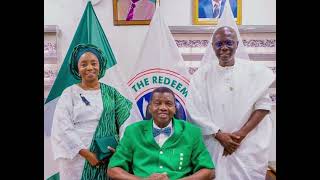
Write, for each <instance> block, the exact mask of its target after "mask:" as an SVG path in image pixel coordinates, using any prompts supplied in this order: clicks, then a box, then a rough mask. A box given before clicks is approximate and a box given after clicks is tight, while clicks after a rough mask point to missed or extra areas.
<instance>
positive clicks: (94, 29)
mask: <svg viewBox="0 0 320 180" xmlns="http://www.w3.org/2000/svg"><path fill="white" fill-rule="evenodd" d="M80 43H90V44H94V45H96V46H98V47H99V48H100V49H101V50H102V51H103V53H104V55H105V56H106V57H107V63H108V65H107V68H110V67H112V66H114V65H115V64H116V63H117V62H116V59H115V57H114V55H113V52H112V50H111V47H110V45H109V42H108V40H107V38H106V35H105V34H104V31H103V29H102V27H101V25H100V23H99V21H98V18H97V16H96V14H95V12H94V10H93V7H92V4H91V2H90V1H89V2H88V3H87V6H86V9H85V11H84V13H83V15H82V18H81V20H80V23H79V25H78V27H77V30H76V33H75V34H74V37H73V39H72V42H71V44H70V46H69V49H68V51H67V54H66V56H65V58H64V60H63V64H62V65H61V68H60V70H59V73H58V76H57V78H56V80H55V82H54V84H53V87H52V89H51V91H50V93H49V95H48V98H47V99H46V101H45V105H44V134H45V136H44V146H45V147H44V172H45V173H44V176H45V179H46V178H48V177H50V178H49V179H59V175H58V174H56V173H58V169H57V167H58V166H57V164H56V162H55V161H54V160H53V154H52V150H51V143H50V135H51V126H52V118H53V114H54V110H55V107H56V103H57V101H58V99H59V97H60V95H61V93H62V91H63V90H64V89H65V88H67V87H69V86H71V85H73V84H75V83H79V80H76V79H74V78H73V76H72V75H71V72H70V70H69V65H68V61H69V59H70V57H71V54H72V50H73V48H74V47H75V46H76V45H77V44H80ZM106 74H107V73H106Z"/></svg>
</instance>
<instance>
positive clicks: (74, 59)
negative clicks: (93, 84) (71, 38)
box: [69, 44, 107, 80]
mask: <svg viewBox="0 0 320 180" xmlns="http://www.w3.org/2000/svg"><path fill="white" fill-rule="evenodd" d="M86 52H91V53H92V54H94V55H95V56H96V57H97V58H98V61H99V75H98V79H100V78H102V77H103V76H104V74H105V72H106V68H107V59H106V57H105V56H104V55H103V52H102V50H101V49H99V48H98V47H97V46H95V45H92V44H78V45H77V46H76V47H74V49H73V51H72V55H71V58H70V62H69V67H70V71H71V73H72V75H73V77H74V78H76V79H78V80H80V79H81V76H80V74H79V69H78V63H79V59H80V57H81V56H82V55H83V54H84V53H86Z"/></svg>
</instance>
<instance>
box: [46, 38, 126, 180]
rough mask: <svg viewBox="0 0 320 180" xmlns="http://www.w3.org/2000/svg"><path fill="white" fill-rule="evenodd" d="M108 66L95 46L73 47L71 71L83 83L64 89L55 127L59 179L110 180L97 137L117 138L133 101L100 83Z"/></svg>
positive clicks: (55, 151) (54, 148) (56, 113)
mask: <svg viewBox="0 0 320 180" xmlns="http://www.w3.org/2000/svg"><path fill="white" fill-rule="evenodd" d="M106 65H107V59H106V58H105V57H104V55H103V53H102V51H101V50H100V49H99V48H98V47H96V46H94V45H91V44H79V45H77V46H76V47H75V48H74V50H73V53H72V57H71V59H70V71H71V72H72V74H73V76H74V77H75V78H77V79H79V80H80V82H79V83H78V84H74V85H72V86H69V87H68V88H66V89H65V90H64V91H63V93H62V95H61V96H60V98H59V101H58V103H57V106H56V110H55V114H54V118H53V127H52V139H51V141H52V148H53V154H54V158H55V159H56V160H58V161H59V168H60V169H59V173H60V180H80V179H81V180H93V179H94V180H102V179H103V180H105V179H109V178H108V177H107V174H106V168H107V164H106V163H103V162H102V161H100V160H98V158H97V152H98V147H97V145H96V143H95V141H94V140H95V139H98V138H102V137H106V136H112V135H113V136H115V137H116V139H117V140H118V137H119V136H118V135H119V128H120V126H121V125H122V124H123V123H124V122H125V121H126V119H128V117H129V115H130V110H131V107H132V103H131V102H130V101H129V100H127V99H126V98H125V97H123V96H122V95H121V94H120V93H119V92H118V91H117V90H116V89H115V88H113V87H110V86H108V85H106V84H103V83H100V82H99V79H100V78H101V77H103V76H104V74H105V70H106ZM105 148H107V147H105ZM108 148H109V147H108ZM109 149H110V148H109ZM111 150H112V148H111Z"/></svg>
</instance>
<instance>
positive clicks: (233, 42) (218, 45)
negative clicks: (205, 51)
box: [214, 39, 236, 49]
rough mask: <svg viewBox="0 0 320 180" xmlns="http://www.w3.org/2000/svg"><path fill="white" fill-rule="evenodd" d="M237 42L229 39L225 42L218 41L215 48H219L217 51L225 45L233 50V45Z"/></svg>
mask: <svg viewBox="0 0 320 180" xmlns="http://www.w3.org/2000/svg"><path fill="white" fill-rule="evenodd" d="M235 43H236V42H235V41H233V40H230V39H227V40H225V41H217V42H215V43H214V46H215V47H216V48H217V49H220V48H221V47H222V46H223V44H225V45H226V46H227V47H229V48H231V47H233V45H234V44H235Z"/></svg>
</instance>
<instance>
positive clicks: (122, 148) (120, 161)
mask: <svg viewBox="0 0 320 180" xmlns="http://www.w3.org/2000/svg"><path fill="white" fill-rule="evenodd" d="M129 131H130V126H128V127H127V128H126V130H125V132H124V135H123V137H122V139H121V140H120V142H119V145H118V146H117V149H116V152H115V153H114V154H113V155H112V157H111V159H110V162H109V165H108V168H113V167H120V168H122V169H123V170H125V171H127V172H130V170H131V166H132V160H133V158H132V157H133V149H132V147H133V146H132V144H131V142H132V140H131V139H132V138H130V135H131V136H132V134H133V133H130V132H129Z"/></svg>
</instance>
